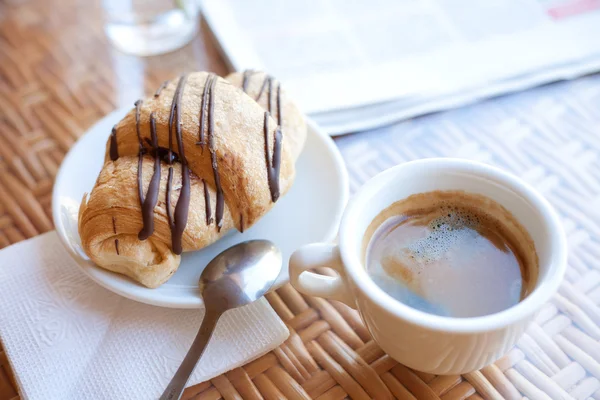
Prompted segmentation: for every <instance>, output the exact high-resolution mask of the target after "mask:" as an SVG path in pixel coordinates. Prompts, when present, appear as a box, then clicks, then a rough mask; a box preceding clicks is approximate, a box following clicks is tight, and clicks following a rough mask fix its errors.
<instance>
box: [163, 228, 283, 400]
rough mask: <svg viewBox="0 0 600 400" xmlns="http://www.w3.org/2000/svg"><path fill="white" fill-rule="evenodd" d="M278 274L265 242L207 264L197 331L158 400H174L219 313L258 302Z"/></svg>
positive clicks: (277, 257) (277, 256) (277, 260)
mask: <svg viewBox="0 0 600 400" xmlns="http://www.w3.org/2000/svg"><path fill="white" fill-rule="evenodd" d="M280 271H281V252H280V251H279V249H278V248H277V247H275V245H274V244H273V243H271V242H269V241H268V240H250V241H248V242H243V243H239V244H237V245H235V246H233V247H230V248H229V249H227V250H225V251H223V252H222V253H221V254H219V255H218V256H216V257H215V258H213V260H212V261H211V262H209V263H208V265H207V266H206V268H205V269H204V271H202V275H200V281H199V282H198V285H199V287H200V293H201V295H202V298H203V299H204V305H205V307H206V313H205V314H204V319H203V320H202V325H200V330H199V331H198V334H197V335H196V338H195V339H194V342H193V343H192V347H191V348H190V349H189V351H188V353H187V355H186V356H185V358H184V359H183V362H182V363H181V365H180V366H179V369H178V370H177V372H176V373H175V376H173V379H171V382H170V383H169V385H168V386H167V388H166V389H165V391H164V392H163V394H162V396H161V397H160V399H161V400H178V399H179V398H180V397H181V393H182V392H183V389H184V388H185V384H186V383H187V381H188V379H189V377H190V375H191V374H192V371H193V370H194V367H195V366H196V364H197V363H198V360H200V357H202V353H204V349H205V348H206V345H207V344H208V341H209V340H210V337H211V336H212V334H213V331H214V329H215V326H216V325H217V321H218V320H219V318H220V317H221V315H223V313H224V312H225V311H227V310H230V309H232V308H237V307H241V306H243V305H246V304H249V303H252V302H253V301H256V300H258V299H259V298H261V297H262V296H263V295H264V294H265V293H267V292H268V291H269V289H270V288H271V286H273V283H274V282H275V279H277V276H278V275H279V272H280Z"/></svg>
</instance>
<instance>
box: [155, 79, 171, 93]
mask: <svg viewBox="0 0 600 400" xmlns="http://www.w3.org/2000/svg"><path fill="white" fill-rule="evenodd" d="M168 84H169V81H164V82H163V83H161V84H160V86H159V87H158V89H156V92H155V93H154V97H158V96H160V92H162V90H163V89H164V88H166V87H167V85H168Z"/></svg>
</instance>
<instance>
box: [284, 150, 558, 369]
mask: <svg viewBox="0 0 600 400" xmlns="http://www.w3.org/2000/svg"><path fill="white" fill-rule="evenodd" d="M457 190H459V191H465V192H467V193H473V194H478V195H483V196H486V197H488V198H490V199H492V200H494V201H495V202H497V203H499V204H500V205H502V206H503V207H504V208H506V209H507V210H508V211H509V212H510V213H511V214H512V215H513V216H514V217H515V218H516V219H517V220H518V221H519V222H520V224H521V225H522V226H523V227H524V228H525V229H526V230H527V232H528V233H529V235H530V236H531V239H532V240H533V243H534V246H535V250H536V252H537V256H538V261H539V265H538V267H539V271H538V275H537V282H536V283H535V286H534V289H533V290H532V292H531V293H530V294H529V295H528V296H527V297H525V298H524V299H523V300H522V301H520V302H519V303H517V304H516V305H514V306H512V307H510V308H507V309H505V310H503V311H500V312H497V313H494V314H490V315H484V316H479V317H470V318H454V317H448V316H439V315H435V314H429V313H427V312H424V311H420V310H417V309H414V308H411V307H410V306H407V305H405V304H403V303H401V302H399V301H397V300H396V299H394V298H393V297H391V296H390V295H388V294H387V293H386V292H385V291H383V290H382V289H381V288H380V287H379V286H377V284H376V283H375V282H373V280H372V279H371V278H370V277H369V274H368V273H367V270H366V267H365V259H364V254H363V238H364V237H365V234H366V231H367V228H368V227H369V225H370V224H371V222H372V221H373V219H374V218H375V217H376V216H377V215H379V213H381V212H382V211H383V210H385V209H386V208H388V207H389V206H390V205H392V204H393V203H395V202H397V201H399V200H402V199H405V198H407V197H409V196H411V195H414V194H419V193H427V192H432V191H457ZM338 238H339V241H338V243H337V244H336V243H316V244H310V245H307V246H304V247H302V248H300V249H298V250H297V251H296V252H295V253H294V254H293V255H292V257H291V259H290V281H291V283H292V285H293V286H294V287H295V288H296V289H297V290H298V291H300V292H301V293H304V294H306V295H310V296H318V297H324V298H328V299H332V300H338V301H341V302H343V303H345V304H347V305H349V306H350V307H352V308H355V309H357V310H358V311H359V313H360V315H361V317H362V319H363V321H364V323H365V325H366V327H367V328H368V330H369V332H370V333H371V335H372V336H373V339H374V340H375V342H377V344H378V345H379V346H380V347H381V348H382V350H383V351H385V352H386V353H387V354H388V355H390V356H391V357H392V358H394V359H395V360H397V361H398V362H400V363H402V364H404V365H406V366H408V367H410V368H413V369H416V370H419V371H423V372H428V373H432V374H442V375H445V374H462V373H467V372H471V371H475V370H478V369H480V368H482V367H484V366H486V365H489V364H491V363H493V362H494V361H496V360H497V359H498V358H500V357H502V356H503V355H504V354H506V353H507V352H508V351H509V350H510V349H511V348H512V347H513V346H514V345H515V344H516V342H517V341H518V340H519V338H520V337H521V335H522V334H523V332H524V331H525V329H526V328H527V326H528V324H529V323H530V322H531V321H532V320H533V319H534V318H535V315H536V313H537V312H538V311H539V310H540V309H541V308H542V307H543V305H544V304H546V303H547V302H548V301H549V300H550V298H551V297H552V295H553V294H554V293H556V291H557V289H558V287H559V285H560V283H561V281H562V279H563V276H564V273H565V269H566V263H567V241H566V237H565V234H564V230H563V228H562V226H561V223H560V219H559V217H558V215H557V213H556V212H555V211H554V209H553V208H552V206H551V205H550V204H549V203H548V201H547V200H546V199H544V197H543V196H542V195H541V194H539V193H538V192H537V191H536V190H535V189H533V188H532V187H531V186H530V185H529V184H527V183H526V182H524V181H523V180H521V179H520V178H518V177H516V176H514V175H512V174H509V173H507V172H505V171H503V170H501V169H498V168H495V167H492V166H490V165H486V164H483V163H479V162H474V161H468V160H461V159H450V158H431V159H423V160H418V161H412V162H408V163H404V164H401V165H398V166H396V167H393V168H390V169H388V170H386V171H384V172H382V173H380V174H379V175H377V176H375V177H374V178H372V179H371V180H369V181H368V182H367V183H366V184H365V185H364V186H363V187H362V188H361V189H360V190H359V191H358V193H356V194H355V195H354V197H353V199H352V200H351V201H350V203H349V204H348V206H347V208H346V210H345V211H344V215H343V217H342V221H341V224H340V230H339V237H338ZM315 267H330V268H333V269H334V270H335V271H337V274H338V276H335V277H331V276H325V275H319V274H316V273H314V272H311V271H310V270H311V269H313V268H315ZM465 290H468V288H465Z"/></svg>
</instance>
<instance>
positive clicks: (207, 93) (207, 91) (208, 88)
mask: <svg viewBox="0 0 600 400" xmlns="http://www.w3.org/2000/svg"><path fill="white" fill-rule="evenodd" d="M216 79H217V77H216V76H215V74H209V75H208V76H207V77H206V82H204V91H203V92H202V103H200V126H199V127H198V128H199V129H198V130H199V132H198V142H196V144H198V145H200V147H201V148H202V152H204V145H205V144H206V141H205V139H204V132H205V129H206V128H205V125H206V122H207V121H206V119H207V118H206V114H207V112H208V113H209V114H210V115H212V113H213V112H214V111H210V110H207V108H210V104H212V103H211V102H210V101H208V100H209V97H210V98H212V91H213V89H214V85H215V81H216ZM211 118H212V117H211Z"/></svg>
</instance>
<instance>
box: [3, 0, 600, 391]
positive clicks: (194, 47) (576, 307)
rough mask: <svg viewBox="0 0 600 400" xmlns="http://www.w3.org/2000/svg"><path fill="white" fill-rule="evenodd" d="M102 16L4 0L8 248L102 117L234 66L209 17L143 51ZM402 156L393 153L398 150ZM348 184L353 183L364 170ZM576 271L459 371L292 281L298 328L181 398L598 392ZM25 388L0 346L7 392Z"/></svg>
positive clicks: (597, 365)
mask: <svg viewBox="0 0 600 400" xmlns="http://www.w3.org/2000/svg"><path fill="white" fill-rule="evenodd" d="M101 16H102V10H101V7H100V2H99V1H90V2H82V1H77V0H63V1H60V2H58V1H55V2H50V1H46V0H29V1H27V0H12V1H11V0H4V1H2V2H0V135H1V136H0V247H4V246H8V245H10V244H11V243H15V242H18V241H21V240H24V239H26V238H29V237H33V236H35V235H38V234H40V233H42V232H46V231H49V230H51V229H52V220H51V214H50V203H51V189H52V183H53V180H54V177H55V174H56V171H57V168H58V166H59V165H60V162H61V160H62V158H63V156H64V154H65V153H66V151H68V149H69V148H70V146H71V145H72V144H73V143H74V141H75V140H76V139H77V138H78V137H79V136H80V135H81V134H82V133H83V132H85V130H86V129H87V128H88V127H89V126H90V125H91V124H92V123H93V122H95V121H96V120H97V119H99V118H101V117H102V116H104V115H105V114H107V113H109V112H110V111H112V110H114V109H115V108H117V107H120V106H123V105H130V104H132V102H133V100H134V99H136V98H138V97H140V96H141V95H142V94H143V93H151V92H153V91H154V89H155V88H156V87H157V86H158V85H159V84H160V82H162V81H163V80H165V79H167V78H171V77H173V76H176V75H178V74H180V73H182V72H184V71H192V70H210V71H214V72H216V73H217V74H219V75H224V74H226V72H227V70H226V67H225V64H224V63H223V60H222V59H221V57H220V56H219V54H218V52H217V49H216V46H215V44H214V42H213V40H211V38H210V35H209V33H208V31H207V29H206V27H205V26H204V25H202V28H201V31H200V33H199V35H198V37H197V38H196V39H195V40H194V41H193V42H192V43H191V44H189V45H188V46H186V47H185V48H183V49H181V50H179V51H176V52H174V53H171V54H167V55H162V56H157V57H150V58H143V59H140V58H137V57H132V56H127V55H124V54H120V53H118V52H116V51H115V50H113V49H112V48H111V47H110V46H109V45H108V44H107V42H106V39H105V37H104V33H103V31H102V21H101ZM402 126H403V125H399V127H400V128H398V129H404V128H402ZM598 126H600V125H598ZM409 128H410V127H409ZM394 129H395V128H393V129H391V130H387V131H386V132H387V133H385V132H384V133H382V132H377V133H376V134H377V135H379V136H378V137H380V138H383V139H376V138H375V137H373V138H372V139H369V140H370V141H372V143H374V145H373V146H377V143H378V142H377V141H378V140H379V143H380V145H381V146H382V147H384V143H383V142H382V141H389V140H395V139H394V138H395V137H396V136H394V135H396V133H395V132H396V131H395V130H394ZM409 130H410V129H409ZM366 135H368V134H366ZM385 135H387V136H385ZM407 135H408V136H407V137H409V138H410V135H412V133H408V134H407ZM413 136H414V135H413ZM367 137H369V136H362V140H363V142H364V141H365V140H366V139H365V138H367ZM369 138H370V137H369ZM352 140H354V139H351V138H342V139H340V140H338V142H337V143H338V145H339V146H340V148H341V149H342V150H343V151H344V152H345V155H346V156H347V158H353V157H354V156H353V155H352V154H354V153H353V151H355V149H353V148H352V147H353V146H358V147H361V146H362V147H361V151H362V150H363V149H364V147H365V146H366V145H364V144H357V143H358V142H352V143H351V141H352ZM407 140H408V139H407ZM365 143H366V142H365ZM433 145H435V144H433ZM424 156H427V154H424ZM369 157H370V156H369V155H368V154H366V155H363V156H362V160H361V161H360V162H358V160H357V162H356V163H354V162H353V163H352V164H349V168H350V170H351V172H355V173H362V172H364V173H363V174H362V175H361V176H363V177H364V176H365V175H366V176H369V175H372V173H374V169H377V168H379V169H380V167H383V165H382V164H381V163H382V162H384V161H382V159H377V160H372V158H369ZM394 157H396V156H395V155H392V156H390V157H389V161H390V163H393V162H401V161H402V160H399V159H397V158H394ZM410 157H413V156H408V158H410ZM383 159H385V157H384V158H383ZM386 166H387V165H386ZM353 169H354V171H352V170H353ZM358 169H360V170H358ZM352 183H353V188H356V186H357V185H359V184H360V183H362V181H356V179H355V180H354V181H352ZM0 267H5V266H0ZM577 274H579V275H577ZM577 274H576V275H572V276H573V277H574V278H573V279H579V281H588V282H591V283H590V284H588V285H580V286H577V285H578V283H577V282H579V281H577V282H575V283H574V284H573V285H571V283H566V284H565V285H566V286H564V287H563V288H562V289H561V295H559V296H558V297H557V299H556V300H555V301H553V303H552V304H549V305H548V307H547V308H546V309H545V310H544V311H543V313H542V314H543V315H542V317H541V318H540V319H538V322H537V323H534V324H533V326H532V328H531V329H530V330H529V331H528V333H527V334H526V336H525V338H524V340H522V341H521V342H520V343H519V345H518V346H517V347H515V348H514V349H513V350H512V351H511V352H510V353H509V354H507V355H506V356H505V357H504V358H502V359H501V360H499V361H498V362H497V363H496V364H495V365H491V366H489V367H486V368H484V369H483V370H481V371H477V372H473V373H470V374H465V375H463V376H434V375H431V374H425V373H421V372H417V371H412V370H410V369H408V368H406V367H404V366H403V365H400V364H398V363H397V362H395V361H394V360H392V359H391V358H390V357H388V356H387V355H386V354H385V353H383V352H382V351H381V349H379V347H378V346H377V345H376V344H375V343H374V342H373V341H372V340H371V338H370V336H369V333H368V331H367V330H366V329H365V327H364V325H363V323H362V321H361V320H360V318H359V316H358V314H357V313H356V312H355V311H354V310H351V309H349V308H347V307H346V306H344V305H342V304H340V303H337V302H333V301H332V302H330V301H326V300H323V299H319V298H311V297H306V296H302V295H300V294H299V293H298V292H296V291H295V290H294V289H293V288H292V287H291V286H289V285H288V286H284V287H283V288H281V289H279V290H278V291H277V292H276V293H272V294H270V295H269V298H268V299H269V301H270V303H271V305H272V306H273V308H274V309H275V310H276V311H277V313H278V314H279V315H280V316H281V318H282V319H283V320H284V321H285V322H286V324H287V325H288V326H289V328H290V332H291V336H290V339H289V340H288V341H286V343H284V344H283V345H282V346H280V347H279V348H277V349H275V350H274V351H272V352H270V353H268V354H267V355H265V356H263V357H261V358H259V359H258V360H255V361H253V362H251V363H249V364H248V365H246V366H244V367H243V368H237V369H235V370H233V371H231V372H229V373H227V374H224V375H221V376H219V377H217V378H214V379H212V380H211V381H209V382H205V383H202V384H199V385H196V386H195V387H192V388H188V389H187V391H186V394H185V397H186V398H194V399H219V398H227V399H229V398H232V399H234V398H272V399H276V398H284V397H287V398H294V399H305V398H319V399H343V398H346V397H348V396H350V397H352V398H363V399H365V398H372V397H375V396H378V395H381V396H390V395H391V394H393V395H394V396H396V397H398V398H404V399H415V398H418V399H440V398H441V399H464V398H469V399H480V398H490V399H500V398H509V399H517V398H522V397H523V396H526V397H528V398H532V399H533V398H540V399H548V398H554V399H555V398H559V397H561V398H566V399H571V398H573V399H575V398H594V399H600V381H599V380H598V379H599V378H600V344H599V342H598V340H599V339H600V337H598V335H597V332H598V327H597V325H598V322H600V309H599V308H598V304H597V303H598V299H600V296H598V295H597V293H596V292H598V290H596V289H595V288H596V287H597V284H598V283H600V280H599V279H598V274H597V273H596V272H595V271H594V270H593V268H588V269H581V268H580V269H578V270H577ZM594 282H595V283H594ZM574 288H576V289H574ZM574 291H575V293H574ZM594 293H595V294H594ZM598 293H600V292H598ZM588 294H589V296H588ZM0 296H1V294H0ZM590 324H591V325H590ZM594 328H595V329H594ZM18 398H19V396H18V394H17V386H16V384H15V381H14V379H13V378H12V374H11V372H10V365H9V362H8V360H7V357H6V355H5V353H3V352H2V350H1V348H0V400H7V399H12V400H15V399H18Z"/></svg>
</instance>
